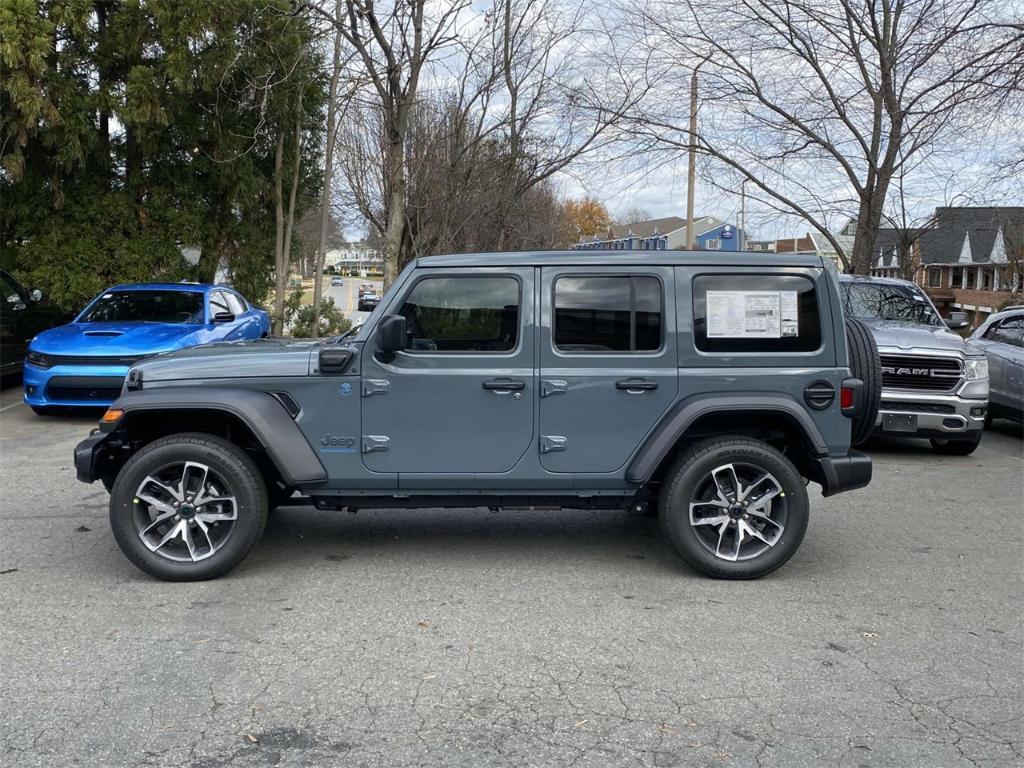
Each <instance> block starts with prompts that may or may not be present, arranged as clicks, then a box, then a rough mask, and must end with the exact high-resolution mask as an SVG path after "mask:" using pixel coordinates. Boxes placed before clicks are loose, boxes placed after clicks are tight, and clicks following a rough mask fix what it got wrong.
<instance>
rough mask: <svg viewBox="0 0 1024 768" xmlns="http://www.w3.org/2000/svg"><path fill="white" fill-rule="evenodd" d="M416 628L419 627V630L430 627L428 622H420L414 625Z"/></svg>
mask: <svg viewBox="0 0 1024 768" xmlns="http://www.w3.org/2000/svg"><path fill="white" fill-rule="evenodd" d="M416 626H417V627H419V628H420V629H427V627H429V626H430V622H429V621H420V622H417V623H416Z"/></svg>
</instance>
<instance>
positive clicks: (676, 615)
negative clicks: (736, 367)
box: [0, 388, 1024, 768]
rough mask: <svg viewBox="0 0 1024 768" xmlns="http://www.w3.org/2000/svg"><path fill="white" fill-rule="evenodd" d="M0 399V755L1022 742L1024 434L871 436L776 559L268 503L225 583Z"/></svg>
mask: <svg viewBox="0 0 1024 768" xmlns="http://www.w3.org/2000/svg"><path fill="white" fill-rule="evenodd" d="M18 399H19V392H18V390H17V389H11V388H8V389H5V390H4V391H3V392H2V393H0V617H2V620H0V764H2V765H4V766H11V767H12V768H13V767H15V766H17V767H19V768H20V767H21V766H77V765H88V766H136V765H153V766H183V765H191V766H196V767H197V768H200V767H201V768H224V767H228V766H231V767H234V766H272V765H281V766H313V765H315V766H346V767H348V766H364V765H366V766H369V765H374V766H376V765H383V766H421V765H460V766H474V767H476V766H528V765H529V766H533V765H536V766H551V765H575V766H619V765H623V766H672V765H685V766H691V765H694V766H752V765H758V766H766V767H767V766H785V767H786V768H791V767H792V766H803V765H807V766H819V765H836V766H883V765H884V766H900V768H909V767H910V766H929V767H930V768H931V767H934V766H942V767H945V768H955V767H956V766H1008V765H1011V764H1020V763H1019V762H1018V761H1020V760H1021V758H1022V753H1024V719H1022V709H1024V684H1022V677H1024V675H1022V671H1024V670H1022V666H1024V648H1022V631H1021V630H1022V620H1021V616H1022V612H1021V607H1022V564H1024V556H1022V552H1024V548H1022V520H1024V509H1022V505H1024V487H1022V483H1024V460H1022V440H1021V431H1020V429H1019V428H1017V427H1011V426H1010V425H1008V424H1006V423H1003V424H1001V425H999V426H998V428H997V430H996V431H991V432H989V433H988V434H987V436H986V438H985V440H984V441H983V443H982V445H981V447H980V448H979V450H978V451H977V452H976V453H975V454H974V455H973V456H970V457H967V458H957V457H940V456H935V455H933V454H932V453H931V452H930V450H928V448H927V444H925V443H920V444H899V443H880V444H875V445H872V446H871V452H872V453H873V454H874V456H875V459H876V464H875V480H874V482H873V484H872V485H871V486H870V487H869V488H867V489H864V490H861V491H857V492H854V493H850V494H846V495H841V496H838V497H835V498H832V499H822V498H821V497H820V495H818V493H817V490H816V489H814V493H813V494H812V500H813V507H814V511H813V512H812V518H811V524H810V528H809V530H808V533H807V538H806V540H805V542H804V544H803V547H802V549H801V550H800V552H799V553H798V554H797V555H796V557H795V558H794V559H793V560H792V561H791V562H790V563H789V565H788V566H787V567H785V568H784V569H783V570H781V571H779V572H777V573H776V574H774V575H773V576H771V577H769V578H766V579H764V580H761V581H757V582H748V583H727V582H716V581H711V580H708V579H705V578H701V577H698V576H697V575H695V574H693V573H691V572H690V571H688V570H687V569H686V568H685V566H683V565H682V564H681V562H680V561H679V560H678V559H677V558H676V556H675V555H674V554H673V552H672V551H671V550H670V548H669V546H668V545H667V544H666V542H664V541H663V540H662V538H661V535H660V531H659V528H658V525H657V522H656V521H653V520H649V519H644V518H637V517H629V516H626V515H624V514H622V513H620V512H614V511H609V512H573V511H566V512H562V513H557V514H556V513H551V512H532V513H528V512H522V513H498V514H491V513H489V512H487V511H486V510H469V511H441V510H433V511H376V512H361V513H359V514H358V515H355V516H352V515H348V514H346V513H336V512H332V513H325V512H316V511H313V510H310V509H305V508H294V509H285V510H282V511H279V512H278V513H276V514H275V515H274V516H272V518H271V521H270V523H269V524H268V528H267V533H266V537H265V539H264V540H263V542H262V543H261V544H260V545H259V547H258V548H257V550H256V551H255V552H254V554H253V555H251V556H250V557H249V559H248V560H247V561H246V562H245V563H243V564H242V566H241V567H239V568H238V569H237V570H236V571H234V572H233V573H232V574H231V575H230V576H228V577H227V578H224V579H221V580H219V581H214V582H207V583H198V584H167V583H161V582H158V581H154V580H153V579H150V578H148V577H146V576H144V575H143V574H141V573H140V572H138V571H137V570H135V569H134V568H133V567H132V566H131V565H130V564H129V563H128V561H127V560H126V559H125V558H124V557H123V556H122V555H121V553H120V551H119V550H118V549H117V548H116V546H115V544H114V541H113V538H112V537H111V534H110V532H109V529H108V527H107V522H106V501H107V496H106V493H105V492H104V491H103V489H102V487H101V486H100V485H99V484H95V485H93V486H85V485H82V484H80V483H77V482H76V481H75V479H74V470H73V468H72V466H71V450H72V447H73V446H74V444H75V443H76V442H77V441H78V440H79V439H80V438H81V437H82V436H83V435H84V434H86V432H87V431H88V429H89V428H90V427H91V426H93V424H94V419H95V416H92V415H90V416H76V417H60V418H45V419H44V418H41V417H37V416H35V415H33V414H32V413H31V411H29V410H28V409H27V408H25V407H24V406H22V405H19V404H18Z"/></svg>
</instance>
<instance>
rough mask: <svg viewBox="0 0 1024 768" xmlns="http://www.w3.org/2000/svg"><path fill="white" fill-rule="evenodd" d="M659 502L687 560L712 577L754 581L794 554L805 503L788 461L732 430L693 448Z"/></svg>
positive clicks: (674, 541) (679, 461) (664, 523)
mask: <svg viewBox="0 0 1024 768" xmlns="http://www.w3.org/2000/svg"><path fill="white" fill-rule="evenodd" d="M659 506H660V507H661V522H662V527H663V528H664V530H665V533H666V535H667V536H668V538H669V540H670V541H671V542H672V546H674V547H675V549H676V552H678V553H679V556H680V557H681V558H683V560H684V561H686V563H687V565H689V566H690V567H691V568H693V569H694V570H697V571H700V572H701V573H703V574H705V575H706V576H712V577H714V578H719V579H756V578H758V577H760V576H764V575H765V574H768V573H771V572H772V571H774V570H775V569H776V568H779V567H780V566H782V565H783V564H784V563H785V562H786V561H787V560H789V558H790V557H792V556H793V554H794V553H795V552H796V550H797V548H798V547H799V546H800V542H801V541H803V538H804V533H805V532H806V530H807V517H808V506H809V505H808V501H807V490H806V488H805V487H804V483H803V480H802V479H801V477H800V473H799V472H798V471H797V469H796V467H794V466H793V464H792V463H791V462H790V461H789V459H787V458H786V457H785V456H783V455H782V454H781V453H780V452H779V451H777V450H775V449H774V448H772V447H771V446H770V445H767V444H766V443H762V442H761V441H759V440H752V439H750V438H745V437H738V436H737V437H721V438H712V439H710V440H704V441H702V442H699V443H696V444H694V445H692V446H690V448H688V449H687V450H686V451H685V452H684V453H683V454H682V455H680V457H679V458H678V459H677V460H676V463H675V464H674V465H673V466H672V468H671V470H669V473H668V475H666V477H665V482H664V483H663V485H662V488H661V498H660V502H659Z"/></svg>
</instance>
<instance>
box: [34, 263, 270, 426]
mask: <svg viewBox="0 0 1024 768" xmlns="http://www.w3.org/2000/svg"><path fill="white" fill-rule="evenodd" d="M268 333H270V318H269V317H268V316H267V313H266V312H264V311H263V310H262V309H258V308H256V307H253V306H252V305H251V304H249V302H247V301H246V300H245V299H244V298H243V297H242V296H241V295H240V294H239V293H237V292H236V291H234V290H232V289H231V288H226V287H224V286H220V285H198V284H196V283H153V284H149V285H118V286H116V287H114V288H110V289H108V290H106V291H103V293H101V294H100V295H99V296H97V297H96V298H95V299H93V300H92V301H91V302H89V305H88V306H87V307H86V308H85V309H83V310H82V312H81V313H80V314H79V315H78V317H76V318H75V319H74V320H73V321H72V322H70V323H69V324H68V325H62V326H60V327H58V328H51V329H50V330H48V331H43V332H42V333H40V334H39V335H38V336H36V337H35V338H34V339H32V341H31V342H30V343H29V346H28V354H27V355H26V357H25V369H24V384H25V402H26V403H28V404H29V405H30V406H32V410H34V411H35V412H36V413H46V412H47V411H48V410H49V409H51V408H53V407H54V406H61V407H65V406H78V407H97V406H107V405H110V403H112V402H113V401H114V400H115V399H117V397H118V395H119V394H120V393H121V384H122V383H123V382H124V377H125V374H127V373H128V368H129V367H130V366H131V365H132V363H134V362H135V361H136V360H139V359H141V358H143V357H149V356H150V355H156V354H159V353H161V352H169V351H171V350H174V349H181V348H182V347H192V346H196V345H197V344H208V343H210V342H214V341H240V340H243V339H258V338H262V337H264V336H266V335H267V334H268Z"/></svg>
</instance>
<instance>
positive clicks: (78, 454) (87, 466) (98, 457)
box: [75, 430, 109, 483]
mask: <svg viewBox="0 0 1024 768" xmlns="http://www.w3.org/2000/svg"><path fill="white" fill-rule="evenodd" d="M107 437H109V435H106V434H104V433H103V432H100V431H99V430H93V432H92V434H91V435H89V436H88V437H87V438H85V440H83V441H82V442H80V443H79V444H78V445H76V446H75V477H77V478H78V479H79V480H80V481H81V482H83V483H91V482H93V481H95V480H98V479H99V477H100V465H101V463H102V451H103V441H104V440H106V439H107Z"/></svg>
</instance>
